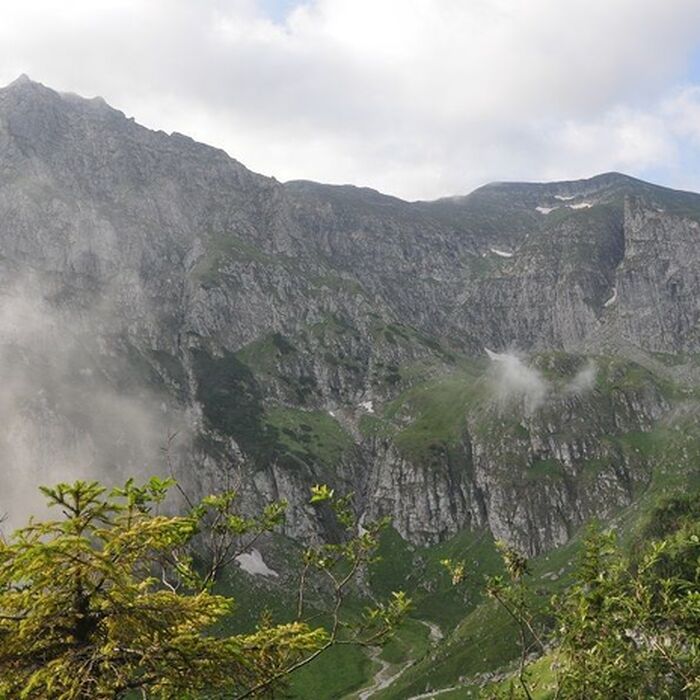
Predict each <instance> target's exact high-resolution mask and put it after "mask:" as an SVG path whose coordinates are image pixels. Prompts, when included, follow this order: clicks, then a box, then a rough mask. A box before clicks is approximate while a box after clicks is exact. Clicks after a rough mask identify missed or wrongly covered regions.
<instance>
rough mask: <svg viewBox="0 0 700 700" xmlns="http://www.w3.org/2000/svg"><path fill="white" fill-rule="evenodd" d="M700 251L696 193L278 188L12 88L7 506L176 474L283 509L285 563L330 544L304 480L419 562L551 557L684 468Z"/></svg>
mask: <svg viewBox="0 0 700 700" xmlns="http://www.w3.org/2000/svg"><path fill="white" fill-rule="evenodd" d="M699 241H700V195H697V194H694V193H689V192H679V191H674V190H670V189H667V188H663V187H658V186H655V185H651V184H648V183H645V182H641V181H639V180H636V179H634V178H631V177H627V176H625V175H622V174H618V173H608V174H605V175H599V176H597V177H593V178H591V179H588V180H579V181H570V182H558V183H550V184H528V183H494V184H490V185H486V186H485V187H481V188H479V189H478V190H476V191H474V192H472V193H471V194H469V195H467V196H464V197H455V198H450V199H442V200H438V201H434V202H404V201H402V200H400V199H397V198H394V197H389V196H385V195H383V194H380V193H379V192H376V191H374V190H371V189H367V188H358V187H352V186H329V185H321V184H316V183H312V182H301V181H300V182H289V183H279V182H277V181H276V180H275V179H273V178H267V177H263V176H261V175H257V174H255V173H253V172H251V171H249V170H248V169H247V168H245V167H244V166H243V165H242V164H241V163H239V162H237V161H235V160H234V159H232V158H230V157H229V156H228V155H227V154H226V153H224V152H223V151H221V150H218V149H215V148H211V147H209V146H205V145H202V144H199V143H196V142H194V141H193V140H192V139H190V138H188V137H186V136H183V135H181V134H177V133H174V134H171V135H168V134H165V133H163V132H154V131H150V130H148V129H145V128H143V127H141V126H139V125H138V124H136V123H135V122H134V120H133V119H130V118H127V117H126V116H125V115H124V114H123V113H122V112H120V111H118V110H116V109H113V108H111V107H110V106H109V105H107V104H106V103H105V102H104V100H102V99H100V98H95V99H92V100H87V99H82V98H80V97H77V96H75V95H68V94H61V93H58V92H55V91H53V90H51V89H49V88H47V87H44V86H43V85H40V84H38V83H35V82H32V81H31V80H29V79H26V78H21V79H19V80H17V81H15V82H14V83H12V84H11V85H9V86H7V87H6V88H4V89H2V90H0V329H1V330H2V341H0V342H1V347H0V369H1V370H2V372H3V376H4V383H5V392H4V398H3V399H2V401H1V402H0V416H2V419H3V421H2V422H3V432H2V434H1V435H0V458H2V463H3V471H2V473H1V474H0V484H1V485H2V489H1V490H0V493H3V494H4V496H3V503H2V504H1V506H2V507H3V508H4V509H5V510H8V511H9V512H10V515H11V516H12V515H13V512H14V513H15V514H21V512H22V511H23V508H25V501H26V494H27V493H28V492H29V491H30V490H33V489H34V486H35V485H36V483H37V482H39V483H44V482H46V481H51V480H56V479H57V478H66V475H67V474H71V473H93V474H94V473H97V474H99V475H101V476H102V477H103V478H107V479H108V480H109V479H118V478H120V477H122V476H124V475H127V474H131V473H134V472H137V473H141V472H144V471H149V472H153V471H159V472H162V471H165V470H173V471H174V472H175V473H176V474H177V475H178V477H179V478H180V479H182V480H183V482H184V483H185V484H187V486H188V488H191V489H193V490H195V491H197V492H206V491H208V490H209V489H210V488H212V487H221V486H222V485H226V484H231V483H234V484H236V485H238V486H239V487H240V489H241V491H242V492H243V493H244V496H245V498H246V500H247V502H248V503H249V504H250V506H251V507H253V506H255V505H256V504H260V503H261V502H263V501H264V500H267V499H269V498H272V497H285V498H287V499H288V500H289V501H290V504H291V508H290V515H289V521H288V525H287V528H288V529H287V532H288V534H290V535H292V536H293V537H305V536H308V535H310V534H312V533H313V532H316V531H317V529H318V528H319V527H322V526H321V525H319V524H318V523H316V522H315V521H314V520H313V519H312V518H310V517H309V514H308V511H307V507H306V505H305V504H306V500H307V493H308V486H309V484H311V483H314V482H318V481H322V482H327V483H330V484H331V485H333V486H335V487H337V488H338V489H339V490H342V491H354V492H355V493H356V500H357V507H358V509H359V511H360V512H362V513H364V514H365V516H366V517H367V518H373V517H375V516H380V515H389V516H391V518H392V522H393V526H394V528H395V529H396V531H397V532H398V533H399V534H400V535H401V537H402V538H403V539H404V540H406V541H408V542H409V543H412V545H430V544H436V543H438V542H441V541H443V540H445V539H447V538H449V537H450V536H452V535H454V534H456V533H459V532H464V531H477V530H478V531H481V530H484V529H485V530H487V531H489V532H490V533H492V534H493V535H494V536H496V537H502V538H504V539H506V540H508V541H510V542H512V543H514V544H515V545H517V546H518V547H520V548H522V549H523V550H524V551H527V552H528V553H530V554H537V553H539V552H542V551H545V550H548V549H550V548H552V547H555V546H558V545H562V544H564V543H565V542H566V541H568V539H569V538H570V537H571V536H572V535H573V534H574V533H575V532H576V530H577V528H578V527H579V526H580V525H581V523H583V522H584V521H586V520H587V519H589V518H590V517H592V516H594V515H597V516H600V517H604V518H608V517H611V516H612V515H614V514H615V513H616V512H618V511H619V509H620V508H624V507H626V506H629V505H630V504H632V503H634V502H635V501H636V499H638V498H639V496H640V494H642V493H643V492H644V491H645V490H646V489H648V487H649V484H650V483H652V482H653V478H654V474H655V473H658V470H659V469H660V466H659V465H660V459H661V458H660V457H659V451H658V445H659V444H661V442H660V441H661V440H670V441H671V442H669V443H664V444H668V445H671V446H670V447H669V450H671V449H672V450H673V451H672V452H668V451H667V452H666V453H665V454H673V455H674V458H676V459H677V462H678V469H679V470H681V469H684V468H686V466H687V468H688V469H690V468H691V466H690V465H691V461H692V460H691V459H690V457H689V455H690V454H691V452H689V448H688V447H687V446H680V447H679V446H678V445H677V444H676V443H673V438H674V436H675V435H676V433H674V429H676V428H679V426H686V427H687V426H688V425H695V424H696V422H697V415H698V403H697V396H696V393H695V392H696V390H695V388H694V387H695V385H696V384H697V382H698V378H699V377H700V363H699V362H698V358H700V327H699V325H698V321H699V319H700V252H699V251H700V248H699V247H698V242H699ZM686 427H683V431H685V432H683V435H687V434H689V433H688V430H689V428H688V429H686ZM173 434H177V438H175V439H174V440H173V439H171V437H170V436H172V435H173ZM166 444H171V447H172V449H171V451H170V453H169V455H168V463H167V464H164V461H163V455H162V452H161V448H162V447H163V446H164V445H166ZM684 465H685V466H684ZM26 507H29V506H26Z"/></svg>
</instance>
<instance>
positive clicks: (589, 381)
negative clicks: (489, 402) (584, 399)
mask: <svg viewBox="0 0 700 700" xmlns="http://www.w3.org/2000/svg"><path fill="white" fill-rule="evenodd" d="M486 353H487V355H488V357H489V360H490V361H491V364H490V366H489V371H488V380H489V385H490V388H491V391H492V393H493V398H494V400H495V401H496V402H498V403H499V404H500V405H501V406H508V405H513V404H520V405H521V406H522V409H523V411H524V412H525V414H526V415H527V414H531V413H533V412H534V411H536V410H537V409H538V408H540V407H541V406H542V405H544V403H545V401H546V400H547V399H548V398H549V397H550V396H551V397H557V396H562V395H567V394H585V393H586V392H588V391H590V390H592V389H593V387H594V386H595V380H596V375H597V373H598V369H597V367H596V365H595V362H593V361H592V360H589V361H588V362H586V364H585V365H584V366H583V367H581V369H579V370H578V372H577V373H576V374H575V375H574V377H573V378H572V379H570V380H568V381H566V382H563V383H557V384H555V383H553V382H551V381H549V380H548V379H546V378H545V376H544V375H543V374H542V372H541V371H540V370H539V369H537V368H536V367H532V366H530V365H528V364H527V361H526V359H525V358H524V357H523V356H521V355H520V354H519V353H517V352H503V353H496V352H493V351H491V350H489V349H488V348H487V349H486Z"/></svg>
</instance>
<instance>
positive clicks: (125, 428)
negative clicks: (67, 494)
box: [0, 278, 183, 532]
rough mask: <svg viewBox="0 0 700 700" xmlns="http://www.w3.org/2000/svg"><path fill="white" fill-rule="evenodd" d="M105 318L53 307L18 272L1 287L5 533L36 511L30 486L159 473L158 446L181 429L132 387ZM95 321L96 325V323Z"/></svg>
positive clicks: (38, 500) (167, 411) (38, 501)
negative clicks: (16, 278) (15, 278)
mask: <svg viewBox="0 0 700 700" xmlns="http://www.w3.org/2000/svg"><path fill="white" fill-rule="evenodd" d="M107 321H108V319H105V318H95V317H93V315H92V314H91V312H90V311H89V310H88V311H86V310H85V309H80V310H76V309H66V308H60V307H58V306H57V305H56V304H54V303H51V302H49V301H47V300H46V298H44V297H43V296H42V294H41V290H40V287H39V285H37V284H36V282H35V281H33V280H31V279H29V278H27V279H23V280H22V281H21V282H17V283H13V284H11V285H10V286H9V287H7V288H4V289H2V290H0V381H2V392H0V464H2V469H1V470H0V514H4V515H5V516H6V520H5V522H4V523H3V529H4V531H5V532H7V531H9V530H12V529H14V528H16V527H18V526H20V525H22V524H23V523H24V522H25V521H26V520H27V518H28V516H29V515H32V514H41V513H43V512H44V506H43V503H44V499H43V497H42V496H41V494H40V493H39V491H38V487H39V485H51V484H55V483H58V482H60V481H70V480H73V479H77V478H85V479H97V480H100V481H102V482H104V483H105V484H107V485H114V484H117V483H120V482H122V481H124V480H125V479H126V478H127V477H129V476H136V477H145V476H149V475H152V474H164V473H166V471H167V466H166V464H165V459H164V456H163V453H162V448H163V446H164V445H165V444H166V441H167V438H168V435H169V434H170V433H172V432H175V431H182V430H183V421H182V418H181V415H180V413H179V411H178V409H177V407H176V406H174V405H172V404H171V403H170V402H169V401H168V400H167V399H166V398H165V397H163V396H158V395H157V393H156V392H155V391H151V390H144V389H143V388H136V387H134V388H132V387H130V386H129V385H128V382H126V383H125V382H124V377H125V376H126V375H127V374H128V373H129V371H130V368H129V367H128V366H127V364H126V362H125V360H123V359H120V357H119V353H118V352H117V351H116V350H115V342H116V341H115V338H110V337H105V336H102V335H100V334H99V333H98V332H96V330H95V329H96V328H99V327H100V325H101V326H102V327H105V325H106V322H107ZM98 323H99V324H100V325H98Z"/></svg>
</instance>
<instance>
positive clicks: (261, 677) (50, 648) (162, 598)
mask: <svg viewBox="0 0 700 700" xmlns="http://www.w3.org/2000/svg"><path fill="white" fill-rule="evenodd" d="M171 486H172V482H171V481H170V480H166V481H164V480H160V479H157V478H154V479H151V480H150V481H149V482H148V483H146V484H145V485H144V486H137V485H136V484H135V483H134V482H133V480H130V481H128V482H127V483H126V485H125V486H124V487H123V488H120V489H114V490H112V491H111V492H108V491H107V490H106V489H105V488H104V487H103V486H101V485H100V484H98V483H96V482H84V481H77V482H75V483H73V484H59V485H58V486H56V487H55V488H42V491H43V493H44V494H45V496H46V497H47V499H48V502H49V505H50V506H52V507H54V508H55V509H58V510H60V513H61V517H59V518H57V519H54V520H46V521H30V523H29V525H28V526H26V527H24V528H22V529H21V530H19V531H17V532H16V533H15V534H14V535H13V536H12V537H11V538H10V539H9V540H7V541H0V697H3V696H4V697H5V698H8V699H9V698H13V699H14V698H22V699H27V700H30V699H31V700H34V699H36V700H39V699H41V700H88V699H89V700H102V699H107V698H111V699H114V698H123V697H127V696H128V695H129V694H130V693H133V692H135V691H138V692H139V693H141V694H142V695H143V696H144V697H146V696H148V697H152V698H157V697H161V698H183V699H185V698H195V697H196V698H202V697H210V698H211V697H227V698H242V697H248V696H252V695H257V694H260V693H263V692H265V691H266V690H268V689H269V688H270V687H271V686H273V685H274V684H276V683H278V682H279V681H280V680H282V679H284V678H285V677H286V676H287V675H288V674H289V673H290V672H291V671H292V670H294V669H295V668H297V667H299V666H301V665H304V664H306V663H308V662H309V661H310V660H312V659H313V658H315V657H316V655H318V654H319V653H320V652H321V651H322V650H324V649H326V648H328V647H329V646H330V645H332V644H334V643H338V642H340V641H341V636H342V635H341V634H340V628H341V616H340V611H341V606H342V602H343V598H344V593H345V590H346V589H347V587H348V586H349V585H350V583H351V581H352V579H353V577H354V576H355V574H356V573H357V572H358V570H359V569H360V568H361V567H362V565H363V564H364V563H365V562H366V561H368V560H369V558H370V557H371V553H372V551H373V549H374V548H375V547H376V533H377V532H378V530H377V529H375V530H374V531H373V532H366V533H364V534H363V535H362V536H359V537H354V536H347V537H346V539H345V541H344V542H343V543H342V544H339V545H336V549H323V548H317V549H312V550H309V553H307V556H306V561H305V569H309V568H314V569H320V570H322V571H324V572H328V574H329V575H332V578H333V580H334V581H335V593H334V598H333V601H334V602H333V618H332V619H333V625H332V626H331V629H330V630H327V629H325V628H323V627H318V626H317V627H312V626H310V625H309V624H307V623H306V622H304V621H303V620H301V619H299V620H297V621H294V622H291V623H288V624H281V625H273V624H270V623H268V622H264V623H262V624H260V625H259V627H258V628H257V629H256V630H255V631H254V632H252V633H250V634H239V635H235V636H228V637H217V636H215V635H213V634H210V633H209V630H210V629H211V627H212V625H213V624H214V623H215V622H216V621H217V620H219V619H220V618H222V617H223V616H225V615H227V614H229V613H230V612H231V611H232V609H233V606H234V603H233V601H232V600H231V599H229V598H226V597H223V596H220V595H215V594H214V593H213V592H212V590H213V583H214V581H215V579H216V576H217V575H218V574H219V573H220V572H221V571H222V570H224V569H225V568H226V567H227V566H229V565H230V564H231V562H232V561H233V559H235V557H236V556H237V555H238V554H240V553H241V552H242V551H245V550H246V549H248V548H249V547H250V546H251V544H252V543H253V542H254V541H255V540H256V539H257V538H258V537H259V536H260V535H261V534H262V533H263V532H266V531H268V530H269V529H271V528H272V527H275V526H276V525H277V524H279V523H280V522H281V519H282V518H283V515H284V504H283V503H278V504H271V505H270V506H268V508H266V509H265V510H264V512H263V513H261V514H260V516H258V517H254V518H249V517H245V516H243V515H241V514H240V513H239V512H237V509H236V494H235V493H234V492H226V493H224V494H220V495H217V496H212V497H209V498H206V499H204V500H203V501H202V502H201V503H198V504H196V505H194V506H192V507H191V508H190V509H189V512H188V513H187V514H185V515H180V516H173V515H164V514H161V513H160V512H159V507H160V504H161V503H162V502H163V500H164V499H165V497H166V494H167V492H168V489H169V488H170V487H171ZM321 496H322V497H321V498H319V497H318V494H313V497H314V498H316V499H317V502H319V501H320V502H328V503H330V505H331V506H332V507H333V508H335V509H336V510H337V512H338V513H339V514H340V515H339V517H341V519H343V521H344V523H345V524H346V525H348V526H349V525H351V524H352V523H351V514H350V509H349V501H347V500H346V501H342V499H341V500H339V499H336V498H335V497H334V495H333V494H332V493H331V492H329V491H324V492H323V493H322V494H321ZM312 500H313V499H312ZM378 527H379V526H377V528H378ZM193 542H197V543H198V545H199V546H200V548H203V549H204V551H205V552H206V557H207V560H206V566H204V567H203V566H201V565H200V566H195V565H194V564H193V558H192V556H191V552H192V543H193ZM342 567H345V569H344V573H343V574H342V576H340V577H338V575H337V574H335V573H334V571H336V570H337V569H338V568H342ZM300 590H301V591H303V585H302V587H301V588H300ZM300 600H303V593H300ZM406 605H407V601H406V600H405V599H404V598H403V597H402V596H400V595H397V596H395V597H394V599H393V600H392V601H391V602H390V603H389V604H387V605H385V606H381V605H380V606H378V607H376V608H374V610H372V611H368V613H367V620H366V624H365V625H364V626H363V629H362V630H358V631H357V633H356V634H355V637H354V639H353V640H351V641H355V642H360V643H374V642H376V641H379V640H380V639H381V638H382V637H383V636H385V635H386V634H387V633H388V631H389V630H390V628H391V626H392V625H393V624H395V622H396V620H397V619H398V618H399V617H400V616H401V615H402V614H403V612H404V611H405V608H406ZM301 608H302V606H301V604H300V612H301ZM300 618H301V615H300ZM363 635H364V636H363ZM343 640H344V641H349V637H348V635H345V636H343Z"/></svg>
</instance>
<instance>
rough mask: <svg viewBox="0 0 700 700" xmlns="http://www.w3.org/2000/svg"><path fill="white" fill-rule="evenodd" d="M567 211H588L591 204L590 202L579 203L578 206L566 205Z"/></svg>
mask: <svg viewBox="0 0 700 700" xmlns="http://www.w3.org/2000/svg"><path fill="white" fill-rule="evenodd" d="M567 206H568V207H569V209H590V208H591V207H592V206H593V204H591V203H590V202H579V203H578V204H567Z"/></svg>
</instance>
